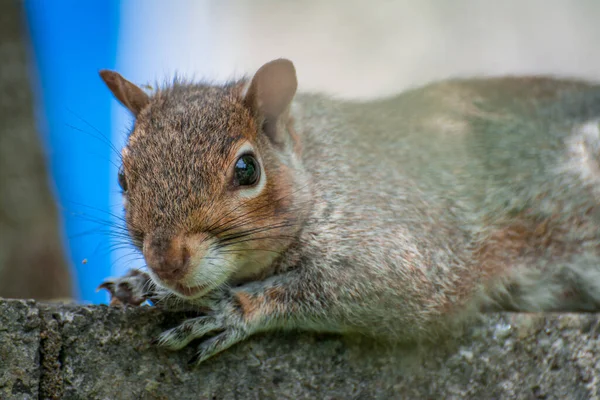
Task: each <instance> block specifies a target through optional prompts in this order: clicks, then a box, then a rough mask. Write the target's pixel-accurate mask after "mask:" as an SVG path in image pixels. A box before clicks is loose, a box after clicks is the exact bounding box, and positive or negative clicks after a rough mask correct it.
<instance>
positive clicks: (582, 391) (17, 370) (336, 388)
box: [0, 300, 600, 399]
mask: <svg viewBox="0 0 600 400" xmlns="http://www.w3.org/2000/svg"><path fill="white" fill-rule="evenodd" d="M181 318H183V315H175V314H167V313H163V312H161V311H160V310H158V309H155V308H151V307H142V308H137V309H127V310H124V309H120V308H108V307H106V306H74V305H70V306H57V305H43V304H37V303H34V302H25V301H18V300H12V301H9V300H5V301H2V300H0V398H1V399H35V398H64V399H241V398H244V399H246V398H250V399H252V398H256V399H314V398H320V399H389V398H410V399H418V398H423V399H509V398H510V399H597V398H600V395H599V388H600V318H599V316H598V315H596V314H490V315H487V316H485V317H483V321H482V322H481V324H479V325H477V327H475V328H472V329H471V330H470V332H469V333H468V334H467V335H466V336H464V337H463V338H462V339H461V340H460V342H457V343H455V344H453V345H447V346H446V347H445V348H444V349H443V350H440V349H438V350H434V349H432V348H429V349H427V348H421V349H416V348H411V347H410V346H406V347H398V348H391V347H390V346H382V345H376V344H374V343H371V342H369V341H367V340H365V339H362V340H361V339H357V338H353V339H350V338H339V337H336V336H323V335H312V334H301V333H298V334H291V333H290V334H271V335H263V336H260V337H256V338H254V339H253V340H249V341H247V342H245V343H242V344H240V345H238V346H235V347H233V348H232V349H230V351H227V352H225V353H223V354H222V355H220V356H217V357H215V358H214V359H212V360H209V361H207V362H206V363H204V364H202V365H201V366H200V367H195V368H192V367H189V366H188V365H187V361H188V359H189V358H190V357H191V356H192V354H193V346H192V347H190V348H187V349H185V350H184V351H181V352H178V353H172V352H168V351H165V350H160V349H157V348H155V347H154V346H152V345H151V344H150V341H151V339H152V338H153V337H154V336H155V335H156V334H158V333H159V332H160V331H161V330H163V329H165V328H168V327H170V326H172V325H174V324H175V323H176V322H177V320H179V319H181Z"/></svg>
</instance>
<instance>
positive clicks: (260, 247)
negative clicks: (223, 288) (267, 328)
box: [100, 59, 308, 298]
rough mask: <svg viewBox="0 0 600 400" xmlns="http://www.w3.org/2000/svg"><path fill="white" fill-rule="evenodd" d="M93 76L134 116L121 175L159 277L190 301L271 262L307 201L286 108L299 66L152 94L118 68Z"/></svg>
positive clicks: (132, 219) (133, 222)
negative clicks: (239, 79) (216, 83)
mask: <svg viewBox="0 0 600 400" xmlns="http://www.w3.org/2000/svg"><path fill="white" fill-rule="evenodd" d="M100 75H101V77H102V79H103V80H104V82H105V83H106V85H107V86H108V87H109V89H110V90H111V91H112V93H113V94H114V95H115V97H116V98H117V99H118V100H119V101H120V102H121V103H122V104H123V105H124V106H125V107H127V109H129V111H131V113H133V115H134V116H135V124H134V127H133V130H132V132H131V133H130V135H129V138H128V142H127V145H126V146H125V148H124V149H123V151H122V168H121V170H120V172H119V183H120V185H121V188H122V191H123V196H124V199H125V217H126V221H127V227H128V230H129V232H130V235H131V238H132V239H133V242H134V244H135V245H136V246H137V247H138V248H140V249H141V251H142V252H143V255H144V258H145V260H146V263H147V266H148V268H149V272H150V275H151V276H152V278H153V279H154V280H155V281H156V283H157V284H159V285H160V286H163V287H166V288H168V289H170V290H171V291H173V292H174V293H175V294H177V295H179V296H181V297H186V298H196V297H200V296H202V295H203V294H205V293H207V292H209V291H211V290H212V289H215V288H216V287H218V286H220V285H223V284H224V283H234V282H239V281H243V280H247V279H252V278H253V277H256V276H259V275H261V274H262V273H264V272H265V271H266V270H268V268H269V267H270V266H271V265H272V264H273V263H274V262H275V260H276V259H277V258H278V257H279V256H280V255H281V254H282V253H283V252H284V251H285V250H286V249H287V248H288V246H289V245H290V244H291V243H292V242H293V241H294V239H295V237H296V235H297V234H298V231H299V229H300V226H301V224H302V218H303V217H302V216H303V214H304V213H303V210H304V209H305V208H306V207H307V206H308V205H307V204H306V201H307V198H308V197H307V196H306V191H307V189H306V187H307V181H306V178H304V174H303V172H302V168H301V166H300V164H299V161H298V160H299V155H298V154H297V153H298V149H299V146H298V143H296V136H295V134H294V133H293V128H292V123H291V120H290V115H289V108H290V104H291V101H292V99H293V97H294V95H295V92H296V87H297V80H296V71H295V69H294V65H293V64H292V63H291V62H290V61H288V60H284V59H278V60H274V61H271V62H269V63H267V64H265V65H263V66H262V67H261V68H260V69H259V70H258V71H257V72H256V74H255V75H254V77H253V78H252V79H251V80H242V81H239V82H235V83H231V84H227V85H224V86H211V85H202V84H185V83H181V82H175V83H173V84H172V85H169V86H168V87H165V88H163V89H158V90H156V92H155V93H153V94H152V95H148V94H146V93H145V92H144V91H143V90H142V89H140V88H139V87H137V86H136V85H134V84H133V83H131V82H129V81H127V80H125V79H124V78H123V77H122V76H121V75H119V74H118V73H116V72H112V71H101V72H100Z"/></svg>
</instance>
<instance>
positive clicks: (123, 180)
mask: <svg viewBox="0 0 600 400" xmlns="http://www.w3.org/2000/svg"><path fill="white" fill-rule="evenodd" d="M119 186H121V190H122V191H123V192H127V179H126V178H125V172H124V171H123V167H121V168H119Z"/></svg>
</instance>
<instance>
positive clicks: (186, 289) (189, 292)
mask: <svg viewBox="0 0 600 400" xmlns="http://www.w3.org/2000/svg"><path fill="white" fill-rule="evenodd" d="M171 287H172V289H173V290H175V291H176V292H177V293H179V294H180V295H182V296H183V297H196V296H198V295H199V294H200V293H202V292H204V291H205V290H206V288H207V287H208V285H197V286H184V285H182V284H181V283H175V284H173V285H172V286H171Z"/></svg>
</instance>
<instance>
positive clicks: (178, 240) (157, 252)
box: [143, 236, 190, 282]
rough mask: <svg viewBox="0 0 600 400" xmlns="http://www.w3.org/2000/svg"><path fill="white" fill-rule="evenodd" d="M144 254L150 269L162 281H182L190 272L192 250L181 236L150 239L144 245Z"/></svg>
mask: <svg viewBox="0 0 600 400" xmlns="http://www.w3.org/2000/svg"><path fill="white" fill-rule="evenodd" d="M143 252H144V258H145V259H146V263H147V264H148V267H149V268H150V269H151V270H152V271H153V272H154V273H155V274H156V275H157V276H158V277H159V278H160V279H161V280H164V281H167V282H177V281H180V280H182V279H184V278H185V276H186V275H187V273H188V272H189V270H190V262H189V261H190V250H189V248H188V247H187V246H186V244H185V240H184V238H183V237H181V236H175V237H170V238H169V237H165V236H153V237H149V238H148V239H147V240H146V242H145V243H144V251H143Z"/></svg>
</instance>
